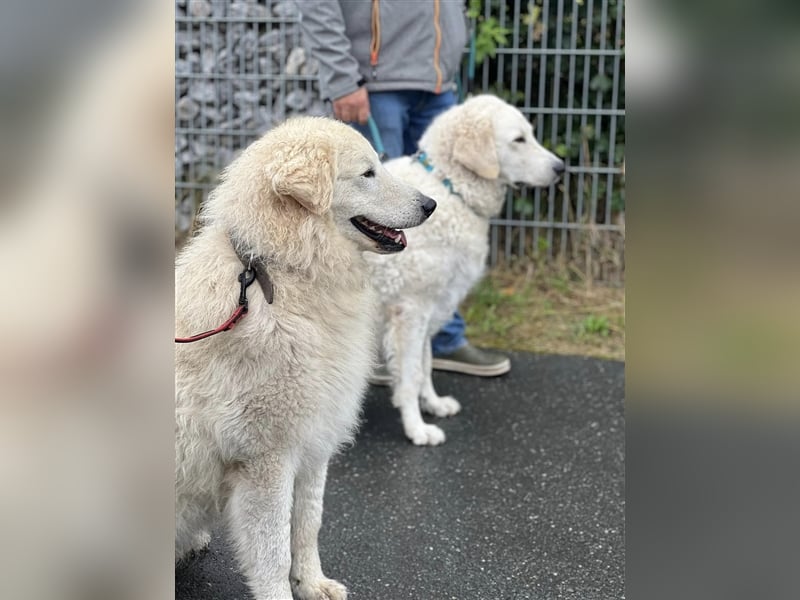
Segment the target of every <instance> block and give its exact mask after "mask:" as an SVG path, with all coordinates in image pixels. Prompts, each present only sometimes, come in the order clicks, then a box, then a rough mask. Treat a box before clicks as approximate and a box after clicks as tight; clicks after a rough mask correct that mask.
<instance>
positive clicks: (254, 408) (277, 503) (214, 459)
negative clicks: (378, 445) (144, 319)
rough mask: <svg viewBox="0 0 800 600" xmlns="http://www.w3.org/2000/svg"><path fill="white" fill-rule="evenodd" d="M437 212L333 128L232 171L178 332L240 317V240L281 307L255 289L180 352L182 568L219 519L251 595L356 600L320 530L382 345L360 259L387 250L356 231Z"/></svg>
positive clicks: (216, 202) (195, 244) (200, 246)
mask: <svg viewBox="0 0 800 600" xmlns="http://www.w3.org/2000/svg"><path fill="white" fill-rule="evenodd" d="M370 169H371V170H373V174H372V175H366V176H365V175H364V174H365V173H368V172H369V170H370ZM426 200H428V199H427V198H425V197H423V196H421V195H420V194H419V193H417V192H416V190H413V189H412V188H410V187H408V186H406V185H403V184H401V183H400V182H399V181H397V180H396V179H395V178H393V177H392V176H391V175H389V173H388V172H387V171H386V169H385V168H383V167H382V166H381V164H380V162H379V160H378V157H377V155H376V154H375V152H374V151H373V150H372V148H371V147H370V145H369V143H368V142H367V141H366V140H365V139H364V138H363V137H362V136H361V135H360V134H358V133H356V132H355V131H354V130H353V129H351V128H350V127H347V126H345V125H343V124H341V123H337V122H335V121H332V120H328V119H321V118H298V119H293V120H290V121H288V122H286V123H285V124H283V125H281V126H279V127H277V128H276V129H273V130H272V131H270V132H269V133H267V134H266V135H265V136H264V137H263V138H262V139H261V140H259V141H257V142H255V143H254V144H252V145H251V146H249V147H248V148H247V149H246V150H245V151H244V152H243V153H242V155H241V156H240V157H239V158H238V159H237V160H236V161H234V162H233V163H232V164H231V165H230V167H229V168H228V169H227V170H226V171H225V173H224V177H223V181H222V183H221V184H220V185H219V187H217V188H216V190H215V191H214V192H213V193H212V194H211V196H210V198H209V199H208V202H207V204H206V206H205V207H204V222H203V227H202V228H201V230H200V232H199V234H198V235H197V236H196V237H194V238H193V239H192V240H191V241H190V242H189V244H188V246H187V247H186V248H185V249H184V250H183V252H182V253H181V254H180V256H179V257H178V259H177V262H176V273H175V279H176V336H187V335H190V334H194V333H198V332H201V331H205V330H208V329H211V328H213V327H216V326H217V325H219V324H220V323H222V322H223V321H224V320H225V319H226V318H227V317H228V316H229V315H230V314H231V313H232V312H233V310H234V309H235V308H236V305H237V300H238V295H239V284H238V282H237V276H238V275H239V273H240V272H241V271H242V268H243V267H242V264H241V262H240V261H239V259H238V258H237V256H236V254H235V252H234V249H233V246H232V244H231V237H233V238H234V239H236V240H237V243H238V245H239V247H240V248H242V249H244V250H245V251H246V252H247V253H248V254H252V255H253V256H255V257H263V258H264V259H265V260H266V264H267V270H268V272H269V275H270V277H271V279H272V281H273V283H274V287H275V296H274V303H273V304H268V303H267V302H266V300H265V298H264V296H263V293H262V291H261V289H260V288H259V286H258V285H257V284H254V285H252V286H251V287H250V288H249V289H248V298H249V302H250V310H249V312H248V313H247V314H246V315H245V317H244V318H243V320H241V321H240V322H239V323H238V324H237V325H236V327H235V328H234V329H233V330H231V331H228V332H225V333H221V334H219V335H216V336H214V337H211V338H208V339H205V340H202V341H198V342H194V343H190V344H177V345H176V354H175V377H176V394H175V402H176V409H175V410H176V480H175V492H176V521H177V523H176V525H177V530H176V540H175V551H176V558H180V557H182V556H184V555H185V554H186V553H188V552H189V551H190V550H193V549H199V548H202V547H203V546H205V545H206V544H207V543H208V541H209V537H210V531H211V530H212V528H213V527H214V526H215V524H216V522H217V521H218V519H219V517H224V520H225V521H226V524H227V526H228V530H229V533H230V537H231V540H232V543H233V546H234V548H235V552H236V555H237V557H238V560H239V563H240V566H241V569H242V571H243V572H244V574H245V576H246V577H247V580H248V583H249V585H250V588H251V590H252V593H253V595H254V597H255V598H256V599H258V600H275V599H290V598H291V597H292V590H293V591H294V593H295V597H296V598H301V599H314V600H318V599H323V598H324V599H327V600H338V599H341V598H345V597H346V590H345V588H344V586H342V585H341V584H339V583H338V582H336V581H333V580H331V579H327V578H326V577H325V576H324V575H323V574H322V570H321V568H320V559H319V554H318V550H317V533H318V531H319V528H320V522H321V518H322V498H323V493H324V486H325V474H326V469H327V465H328V460H329V458H330V456H331V455H332V453H333V452H334V451H335V450H336V449H337V448H338V447H339V446H340V445H341V444H343V443H345V442H347V441H348V440H350V439H351V438H352V435H353V431H354V428H355V427H356V424H357V419H358V413H359V408H360V398H361V396H362V393H363V391H364V388H365V382H366V377H367V375H368V373H369V370H370V369H371V367H372V361H373V356H374V349H375V344H374V343H373V340H374V337H375V336H374V335H373V327H374V326H373V323H374V321H375V314H374V309H375V307H376V305H375V302H374V291H373V288H372V286H370V285H369V282H368V273H367V269H366V265H365V262H364V258H363V256H364V253H362V251H363V250H373V251H374V250H376V244H375V242H373V241H372V240H370V239H369V238H367V237H366V236H364V235H363V234H362V233H360V232H359V231H358V230H357V229H355V227H354V226H353V225H352V224H351V223H350V221H349V219H350V217H353V216H357V215H363V216H366V217H367V218H369V219H371V220H373V221H376V222H378V223H380V224H383V225H387V226H390V227H395V228H404V227H413V226H416V225H418V224H420V223H421V222H422V221H423V220H424V218H425V215H424V213H423V211H422V209H421V206H422V203H423V202H424V201H426Z"/></svg>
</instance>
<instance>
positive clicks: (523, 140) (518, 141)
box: [514, 136, 525, 144]
mask: <svg viewBox="0 0 800 600" xmlns="http://www.w3.org/2000/svg"><path fill="white" fill-rule="evenodd" d="M514 142H515V143H517V144H524V143H525V138H524V137H523V136H519V137H518V138H517V139H515V140H514Z"/></svg>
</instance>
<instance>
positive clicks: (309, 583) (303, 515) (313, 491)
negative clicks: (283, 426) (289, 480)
mask: <svg viewBox="0 0 800 600" xmlns="http://www.w3.org/2000/svg"><path fill="white" fill-rule="evenodd" d="M327 470H328V457H327V456H326V457H324V458H320V457H314V458H308V461H307V462H306V463H304V464H301V465H300V468H299V470H298V472H297V477H296V479H295V482H294V507H293V508H292V572H291V582H292V589H293V590H294V592H295V596H296V597H297V598H299V599H300V600H345V599H346V598H347V589H346V588H345V587H344V586H343V585H342V584H341V583H339V582H338V581H334V580H333V579H328V578H327V577H325V575H323V574H322V567H321V565H320V561H319V548H318V546H317V538H318V535H319V528H320V525H321V524H322V497H323V495H324V494H325V476H326V473H327Z"/></svg>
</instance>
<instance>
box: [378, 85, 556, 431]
mask: <svg viewBox="0 0 800 600" xmlns="http://www.w3.org/2000/svg"><path fill="white" fill-rule="evenodd" d="M419 148H420V153H419V154H417V155H416V156H414V157H403V158H398V159H395V160H392V161H389V162H388V163H386V168H387V169H388V170H389V171H390V172H391V173H392V174H394V175H396V176H397V177H399V178H400V179H402V180H404V181H405V182H407V183H409V184H411V185H413V186H414V187H416V188H418V189H419V190H421V191H422V192H423V193H424V194H426V195H428V196H430V197H432V198H434V199H435V200H436V201H437V203H438V209H437V211H436V214H435V215H434V216H433V217H432V218H431V219H430V220H429V221H428V222H426V223H425V224H424V225H423V226H422V227H419V228H417V229H415V230H413V231H410V232H409V236H408V239H409V249H408V250H407V251H406V252H403V253H402V254H399V255H396V256H371V257H368V262H369V263H370V266H371V271H372V279H373V281H374V282H375V283H376V285H377V287H378V290H379V296H380V299H381V302H382V303H383V313H384V327H385V330H384V339H383V345H384V355H385V356H386V360H387V366H388V368H389V372H390V374H391V377H392V388H393V395H392V403H393V404H394V405H395V406H396V407H397V408H399V409H400V413H401V416H402V421H403V428H404V430H405V433H406V435H407V436H408V438H409V439H410V440H411V441H412V442H414V444H418V445H424V444H428V445H436V444H441V443H442V442H444V440H445V435H444V432H443V431H442V430H441V429H440V428H439V427H437V426H435V425H430V424H426V423H425V422H424V421H423V420H422V415H421V413H420V405H421V406H422V410H424V411H425V412H428V413H430V414H433V415H436V416H439V417H447V416H450V415H454V414H456V413H457V412H458V411H459V410H461V405H460V404H459V403H458V401H456V399H455V398H453V397H451V396H444V397H442V396H439V395H437V394H436V391H435V390H434V389H433V383H432V381H431V337H432V336H433V335H435V334H436V332H438V331H439V329H440V328H441V327H442V326H443V325H444V324H445V323H446V322H447V321H449V320H450V319H451V318H452V315H453V312H454V311H455V310H456V309H457V307H458V305H459V303H460V302H461V301H462V300H463V299H464V297H465V296H466V294H467V292H468V291H469V289H470V288H471V287H472V286H473V285H474V284H475V283H476V282H477V281H478V279H479V278H480V277H481V275H482V273H483V270H484V266H485V264H486V256H487V253H488V250H489V243H488V233H489V218H490V217H492V216H494V215H496V214H497V213H499V212H500V209H501V208H502V206H503V202H504V198H505V191H506V187H507V186H509V185H518V184H524V185H530V186H546V185H550V184H552V183H554V182H555V181H556V180H557V179H558V178H559V176H560V175H561V173H562V172H563V171H564V163H563V161H561V160H560V159H559V158H557V157H556V156H555V155H554V154H552V153H550V152H548V151H547V150H545V149H544V148H543V147H542V146H541V145H540V144H539V143H538V142H537V141H536V139H535V138H534V137H533V128H532V127H531V124H530V123H529V122H528V120H527V119H526V118H525V117H524V116H523V115H522V113H520V112H519V111H518V110H517V109H516V108H514V107H513V106H511V105H509V104H507V103H505V102H503V101H502V100H500V99H498V98H496V97H494V96H488V95H485V96H476V97H474V98H471V99H469V100H467V101H466V102H464V103H463V104H462V105H459V106H456V107H453V108H451V109H450V110H448V111H447V112H445V113H443V114H442V115H440V116H439V117H437V118H436V119H435V120H434V121H433V123H431V125H430V127H429V128H428V130H427V131H426V132H425V134H424V135H423V136H422V139H421V140H420V142H419Z"/></svg>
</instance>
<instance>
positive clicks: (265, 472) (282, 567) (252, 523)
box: [225, 457, 294, 600]
mask: <svg viewBox="0 0 800 600" xmlns="http://www.w3.org/2000/svg"><path fill="white" fill-rule="evenodd" d="M230 484H231V495H230V497H229V499H228V502H227V503H226V506H225V517H226V520H227V522H228V527H229V531H230V532H231V538H232V541H233V546H234V550H235V552H236V556H237V558H238V560H239V566H240V568H241V570H242V572H243V573H244V575H245V577H246V578H247V583H248V585H249V586H250V590H251V592H252V594H253V597H254V598H255V600H291V598H292V589H291V586H290V584H289V571H290V568H291V563H292V556H291V550H290V528H291V509H292V488H293V485H294V472H293V469H292V468H291V467H290V466H289V461H284V460H281V459H280V458H279V457H273V460H271V461H270V464H269V467H267V465H253V464H252V463H251V464H248V465H247V466H246V467H241V468H239V469H237V471H236V472H235V473H233V474H232V476H231V479H230Z"/></svg>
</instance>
